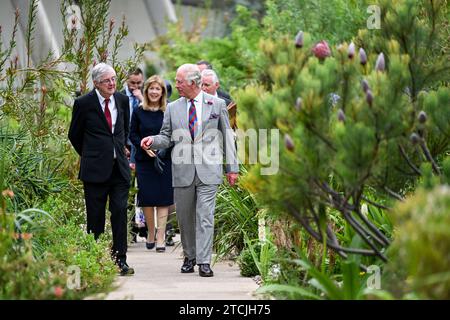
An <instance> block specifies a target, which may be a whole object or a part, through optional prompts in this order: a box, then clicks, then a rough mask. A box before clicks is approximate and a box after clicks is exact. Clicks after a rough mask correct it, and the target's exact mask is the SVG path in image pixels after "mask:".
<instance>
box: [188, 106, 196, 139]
mask: <svg viewBox="0 0 450 320" xmlns="http://www.w3.org/2000/svg"><path fill="white" fill-rule="evenodd" d="M190 102H191V106H190V107H189V131H190V132H191V137H192V140H194V134H195V127H196V125H197V111H196V110H195V104H194V99H191V100H190Z"/></svg>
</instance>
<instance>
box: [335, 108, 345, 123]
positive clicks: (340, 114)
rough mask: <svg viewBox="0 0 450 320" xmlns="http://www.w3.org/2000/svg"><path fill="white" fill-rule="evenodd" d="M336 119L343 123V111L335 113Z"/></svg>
mask: <svg viewBox="0 0 450 320" xmlns="http://www.w3.org/2000/svg"><path fill="white" fill-rule="evenodd" d="M337 118H338V120H339V121H340V122H345V113H344V110H342V109H339V111H338V113H337Z"/></svg>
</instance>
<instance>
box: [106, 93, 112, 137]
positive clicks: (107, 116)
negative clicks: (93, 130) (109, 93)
mask: <svg viewBox="0 0 450 320" xmlns="http://www.w3.org/2000/svg"><path fill="white" fill-rule="evenodd" d="M108 104H109V99H105V117H106V122H108V126H109V130H111V132H112V118H111V111H109V107H108Z"/></svg>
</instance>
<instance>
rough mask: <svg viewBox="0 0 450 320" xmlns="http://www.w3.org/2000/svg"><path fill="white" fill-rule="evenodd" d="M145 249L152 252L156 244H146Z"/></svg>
mask: <svg viewBox="0 0 450 320" xmlns="http://www.w3.org/2000/svg"><path fill="white" fill-rule="evenodd" d="M145 247H146V248H147V249H148V250H152V249H153V248H154V247H155V243H154V242H146V243H145Z"/></svg>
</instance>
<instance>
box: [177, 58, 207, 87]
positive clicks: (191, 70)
mask: <svg viewBox="0 0 450 320" xmlns="http://www.w3.org/2000/svg"><path fill="white" fill-rule="evenodd" d="M178 71H183V72H185V73H186V76H185V79H186V80H187V81H191V82H192V83H195V85H196V86H197V87H199V88H200V86H201V84H202V76H201V74H200V69H199V68H198V66H197V65H196V64H191V63H186V64H183V65H182V66H180V67H179V68H178Z"/></svg>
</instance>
